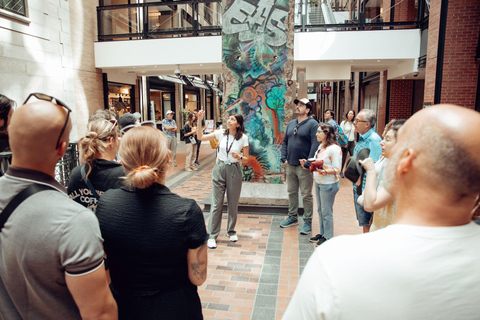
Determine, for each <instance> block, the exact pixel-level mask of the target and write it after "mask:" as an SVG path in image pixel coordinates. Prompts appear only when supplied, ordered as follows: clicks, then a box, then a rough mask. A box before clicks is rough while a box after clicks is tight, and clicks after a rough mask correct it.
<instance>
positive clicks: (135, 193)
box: [96, 127, 208, 320]
mask: <svg viewBox="0 0 480 320" xmlns="http://www.w3.org/2000/svg"><path fill="white" fill-rule="evenodd" d="M167 143H168V142H167V138H166V137H165V134H164V133H163V132H161V131H160V130H157V129H155V128H152V127H135V128H132V129H130V130H129V131H128V132H127V133H126V134H125V135H124V136H123V138H122V143H121V145H120V150H119V154H120V157H121V158H122V165H123V166H124V168H125V171H126V172H127V177H126V179H125V186H124V187H122V188H120V189H111V190H108V191H107V192H105V193H104V194H103V195H102V197H101V198H100V202H99V204H98V207H97V211H96V214H97V217H98V220H99V222H100V230H101V232H102V237H103V239H104V247H105V253H106V254H107V257H108V261H109V263H110V276H111V279H112V283H111V289H112V292H113V296H114V297H115V299H116V301H117V304H118V314H119V319H120V320H121V319H138V320H150V319H151V320H154V319H155V320H156V319H176V320H192V319H195V320H199V319H203V316H202V305H201V302H200V297H199V296H198V292H197V287H198V286H200V285H202V284H203V283H204V282H205V279H206V277H207V247H206V242H207V239H208V234H207V231H206V230H205V220H204V219H203V213H202V210H201V209H200V207H199V206H198V205H197V203H196V202H195V201H194V200H192V199H186V198H182V197H180V196H178V195H176V194H174V193H172V192H171V191H170V190H169V189H168V188H167V187H166V186H165V179H166V172H167V170H168V168H169V167H170V166H171V164H172V159H171V155H170V150H169V149H168V145H167Z"/></svg>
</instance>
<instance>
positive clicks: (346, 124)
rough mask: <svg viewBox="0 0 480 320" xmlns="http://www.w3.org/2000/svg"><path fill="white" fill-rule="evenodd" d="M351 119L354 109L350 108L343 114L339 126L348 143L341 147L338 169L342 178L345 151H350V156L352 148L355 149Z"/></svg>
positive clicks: (353, 128) (345, 157)
mask: <svg viewBox="0 0 480 320" xmlns="http://www.w3.org/2000/svg"><path fill="white" fill-rule="evenodd" d="M353 119H355V110H350V111H348V112H347V114H346V115H345V120H343V121H342V123H341V124H340V127H341V128H342V130H343V133H345V134H346V135H347V137H348V144H347V145H346V146H343V147H342V169H341V170H340V171H341V173H340V176H341V177H342V178H343V167H344V166H345V160H347V153H350V157H351V156H353V149H355V127H354V126H353Z"/></svg>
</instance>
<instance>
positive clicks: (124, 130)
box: [120, 120, 157, 134]
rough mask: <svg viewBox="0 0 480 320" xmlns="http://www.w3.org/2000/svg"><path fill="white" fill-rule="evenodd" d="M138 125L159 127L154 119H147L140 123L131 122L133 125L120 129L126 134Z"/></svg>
mask: <svg viewBox="0 0 480 320" xmlns="http://www.w3.org/2000/svg"><path fill="white" fill-rule="evenodd" d="M137 127H152V128H157V124H156V123H155V121H154V120H147V121H143V122H141V123H139V124H131V125H128V126H125V127H123V128H122V129H121V130H120V133H121V134H125V133H126V132H127V131H128V130H130V129H133V128H137Z"/></svg>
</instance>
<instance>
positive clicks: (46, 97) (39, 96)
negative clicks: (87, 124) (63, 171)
mask: <svg viewBox="0 0 480 320" xmlns="http://www.w3.org/2000/svg"><path fill="white" fill-rule="evenodd" d="M31 97H35V98H37V99H38V100H43V101H48V102H51V103H53V104H56V105H59V106H61V107H63V108H65V109H66V110H67V118H66V119H65V123H64V124H63V127H62V131H60V135H59V136H58V139H57V144H56V145H55V149H58V145H59V144H60V139H61V138H62V135H63V133H64V132H65V128H66V127H67V124H68V119H69V118H70V113H71V112H72V109H70V108H69V107H68V106H67V105H66V104H65V103H63V102H62V101H61V100H59V99H57V98H55V97H52V96H49V95H48V94H45V93H39V92H35V93H30V94H29V95H28V97H27V99H25V102H24V103H23V104H27V102H28V100H30V98H31Z"/></svg>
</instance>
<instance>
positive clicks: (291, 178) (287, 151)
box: [280, 98, 318, 235]
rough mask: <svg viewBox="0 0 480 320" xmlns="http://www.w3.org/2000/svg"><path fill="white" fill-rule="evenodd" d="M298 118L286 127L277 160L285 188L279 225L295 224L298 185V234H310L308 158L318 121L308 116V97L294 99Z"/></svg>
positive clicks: (311, 211)
mask: <svg viewBox="0 0 480 320" xmlns="http://www.w3.org/2000/svg"><path fill="white" fill-rule="evenodd" d="M294 103H295V104H296V105H297V106H296V107H295V113H296V114H297V119H294V120H292V121H290V122H289V123H288V125H287V129H286V130H285V137H284V139H283V144H282V157H281V159H280V161H281V162H282V163H283V164H285V165H286V170H287V191H288V218H287V219H286V220H284V221H282V223H280V227H282V228H288V227H291V226H296V225H298V188H299V187H300V191H301V193H302V197H303V209H304V213H303V221H304V222H305V223H304V225H303V228H302V230H301V231H300V233H301V234H304V235H305V234H309V233H310V231H311V229H312V216H313V197H312V184H313V176H312V173H311V172H310V164H309V163H308V161H307V159H309V158H312V157H313V156H314V155H315V151H316V150H317V148H318V141H317V137H316V133H317V128H318V122H317V121H315V120H314V119H312V118H310V113H311V112H312V109H313V108H312V105H311V103H310V101H309V100H308V99H307V98H303V99H300V100H298V99H295V100H294Z"/></svg>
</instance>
